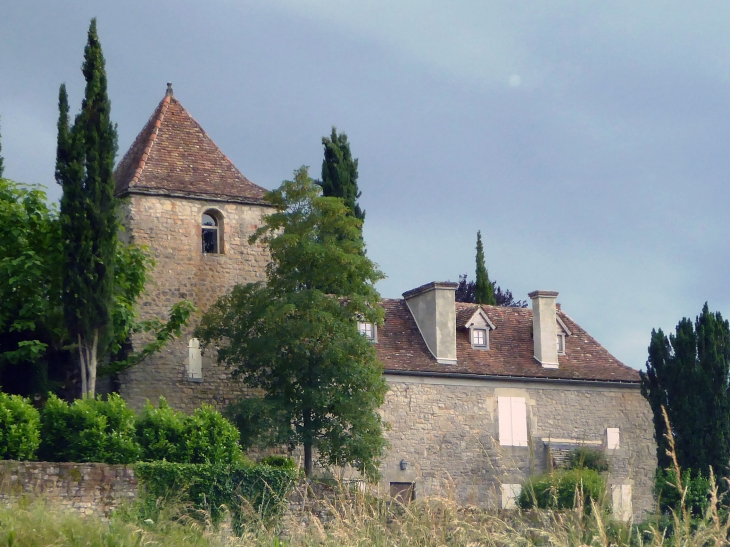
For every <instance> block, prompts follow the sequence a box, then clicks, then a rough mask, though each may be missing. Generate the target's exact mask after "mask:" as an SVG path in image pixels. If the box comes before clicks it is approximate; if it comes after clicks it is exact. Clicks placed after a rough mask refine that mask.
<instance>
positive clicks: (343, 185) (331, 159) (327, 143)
mask: <svg viewBox="0 0 730 547" xmlns="http://www.w3.org/2000/svg"><path fill="white" fill-rule="evenodd" d="M322 145H323V146H324V160H322V180H321V181H320V182H319V184H320V186H322V194H323V195H324V196H325V197H335V198H342V200H343V201H344V202H345V205H347V207H348V209H350V211H351V212H352V214H353V215H355V218H357V219H359V220H362V221H364V220H365V211H363V210H362V209H361V208H360V205H359V204H358V203H357V200H358V199H360V194H361V193H362V192H360V191H359V190H358V187H357V158H355V159H353V158H352V152H350V143H349V142H347V135H346V134H345V133H340V134H339V135H338V134H337V128H336V127H332V135H331V136H330V137H322Z"/></svg>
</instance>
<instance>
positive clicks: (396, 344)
mask: <svg viewBox="0 0 730 547" xmlns="http://www.w3.org/2000/svg"><path fill="white" fill-rule="evenodd" d="M455 307H456V318H457V322H456V324H457V328H456V364H453V365H442V364H439V363H438V362H437V361H436V359H435V358H434V357H433V355H432V354H431V352H430V351H429V350H428V348H427V347H426V344H425V342H424V341H423V338H422V337H421V334H420V332H419V330H418V326H417V325H416V322H415V320H414V319H413V315H412V314H411V313H410V311H409V310H408V308H407V306H406V304H405V302H404V301H403V300H399V299H385V300H383V308H384V309H385V323H384V324H383V326H382V327H380V328H379V329H378V344H377V347H376V350H377V352H378V358H379V359H380V361H381V362H382V363H383V365H384V368H385V372H386V374H387V373H388V372H392V373H401V374H408V373H417V374H420V373H426V374H429V375H434V376H439V375H445V376H448V375H453V374H456V375H462V376H473V377H505V378H510V379H518V378H523V379H526V380H527V379H530V378H538V379H552V380H577V381H603V382H620V383H631V384H638V382H639V380H640V378H639V372H638V371H637V370H635V369H633V368H631V367H628V366H626V365H624V364H623V363H622V362H621V361H619V360H618V359H616V358H615V357H614V356H613V355H611V354H610V353H609V352H608V351H607V350H606V348H604V347H603V346H602V345H601V344H599V343H598V342H597V341H596V340H595V339H594V338H593V337H592V336H590V335H589V334H588V333H587V332H586V331H585V330H584V329H583V328H581V327H580V326H579V325H578V324H577V323H576V322H575V321H573V320H572V319H571V318H570V317H569V316H568V315H567V314H566V313H565V312H563V311H557V321H558V331H560V330H561V329H562V330H563V331H565V333H566V334H567V335H568V337H566V340H565V350H566V353H565V355H559V356H558V360H559V363H560V366H559V368H545V367H543V366H541V365H540V363H539V362H537V361H536V360H535V358H534V347H533V339H532V310H531V309H527V308H507V307H501V306H486V305H482V306H478V305H476V304H467V303H461V302H457V303H456V304H455ZM480 309H481V310H483V311H484V313H485V315H486V316H487V317H488V318H489V319H490V321H491V323H492V324H493V325H494V327H495V328H494V329H493V330H492V331H491V332H490V334H489V350H487V351H485V350H483V349H476V348H473V347H472V345H471V341H470V339H469V332H468V330H467V329H466V328H464V326H465V325H466V322H467V321H468V320H469V319H470V318H471V317H473V316H474V315H475V314H477V313H478V312H479V310H480ZM460 327H461V328H460Z"/></svg>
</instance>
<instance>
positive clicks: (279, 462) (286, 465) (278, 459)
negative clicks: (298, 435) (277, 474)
mask: <svg viewBox="0 0 730 547" xmlns="http://www.w3.org/2000/svg"><path fill="white" fill-rule="evenodd" d="M261 463H262V464H263V465H268V466H270V467H278V468H280V469H296V468H297V462H295V461H294V459H293V458H290V457H289V456H280V455H276V454H274V455H271V456H266V457H265V458H264V459H262V460H261Z"/></svg>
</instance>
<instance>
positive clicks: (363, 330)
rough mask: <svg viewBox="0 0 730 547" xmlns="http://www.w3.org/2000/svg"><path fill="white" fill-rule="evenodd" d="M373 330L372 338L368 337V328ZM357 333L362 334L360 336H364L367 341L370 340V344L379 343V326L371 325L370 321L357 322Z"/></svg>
mask: <svg viewBox="0 0 730 547" xmlns="http://www.w3.org/2000/svg"><path fill="white" fill-rule="evenodd" d="M360 325H363V326H364V327H365V328H361V327H360ZM368 326H369V327H370V328H371V331H372V336H368V334H367V327H368ZM357 332H359V333H360V335H362V336H364V337H365V339H366V340H369V341H370V342H373V343H374V344H377V343H378V326H377V325H376V324H375V323H371V322H370V321H359V320H358V322H357Z"/></svg>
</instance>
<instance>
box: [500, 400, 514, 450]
mask: <svg viewBox="0 0 730 547" xmlns="http://www.w3.org/2000/svg"><path fill="white" fill-rule="evenodd" d="M497 412H498V413H499V444H501V445H502V446H512V397H497Z"/></svg>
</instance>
